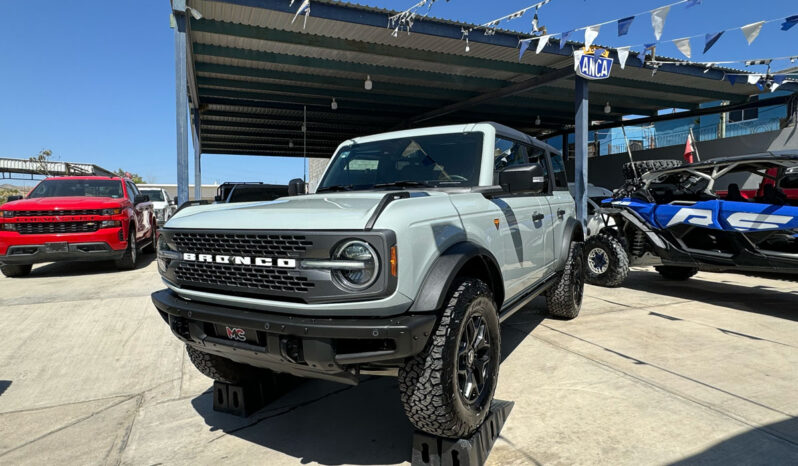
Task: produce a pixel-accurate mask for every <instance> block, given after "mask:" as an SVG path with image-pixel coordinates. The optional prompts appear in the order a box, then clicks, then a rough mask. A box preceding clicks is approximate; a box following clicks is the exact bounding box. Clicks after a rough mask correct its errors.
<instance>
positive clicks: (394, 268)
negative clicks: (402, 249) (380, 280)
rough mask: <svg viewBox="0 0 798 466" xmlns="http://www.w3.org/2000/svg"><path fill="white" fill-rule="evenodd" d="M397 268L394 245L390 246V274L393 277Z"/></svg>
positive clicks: (397, 262)
mask: <svg viewBox="0 0 798 466" xmlns="http://www.w3.org/2000/svg"><path fill="white" fill-rule="evenodd" d="M398 269H399V261H398V260H397V259H396V246H391V276H393V277H395V276H396V275H397V273H398Z"/></svg>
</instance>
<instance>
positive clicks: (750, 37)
mask: <svg viewBox="0 0 798 466" xmlns="http://www.w3.org/2000/svg"><path fill="white" fill-rule="evenodd" d="M680 4H685V8H690V7H693V6H695V5H700V4H701V0H682V1H679V2H676V3H671V4H669V5H665V6H661V7H658V8H654V9H652V10H649V11H645V12H642V13H637V14H635V15H631V16H627V17H624V18H619V19H614V20H611V21H605V22H603V23H598V24H594V25H590V26H585V27H581V28H577V29H572V30H570V31H566V32H562V33H559V34H543V35H540V36H538V37H531V38H528V39H522V40H520V41H519V49H520V51H519V56H518V59H519V61H520V60H521V59H522V58H523V56H524V53H525V52H526V50H527V49H528V48H529V46H530V44H531V42H532V41H533V40H536V41H537V47H536V48H535V52H536V53H540V52H541V51H542V50H543V49H544V48H545V47H546V45H547V44H548V43H549V41H550V39H551V38H553V37H560V44H559V45H560V49H562V48H563V47H565V45H566V43H567V41H568V39H569V37H570V36H571V35H572V34H574V33H575V32H578V31H582V30H584V31H585V40H584V46H585V48H590V47H591V46H592V45H593V43H594V42H595V40H596V38H597V37H598V35H599V32H600V30H601V27H602V26H605V25H607V24H611V23H617V29H618V36H619V37H621V36H624V35H626V34H627V33H628V32H629V30H630V28H631V25H632V22H633V21H634V20H635V19H636V18H638V17H640V16H644V15H646V14H650V15H651V25H652V28H653V30H654V37H655V38H656V41H654V42H650V43H643V44H637V45H627V46H624V47H618V48H616V49H615V50H616V52H617V54H618V64H619V65H620V67H621V69H623V68H624V67H625V66H626V60H627V59H628V57H629V53H630V52H631V50H632V49H635V48H639V47H643V52H644V53H646V52H648V51H649V50H652V51H653V50H654V49H655V48H656V47H657V46H658V45H659V44H661V43H663V42H671V43H673V44H674V45H675V46H676V48H677V49H678V50H679V51H680V52H681V53H682V54H683V55H685V56H686V57H687V58H692V46H691V40H693V39H696V38H699V37H703V38H704V48H703V52H702V53H707V52H708V51H709V50H710V49H711V48H712V47H713V46H714V45H715V43H717V42H718V40H720V38H721V36H723V34H724V33H726V32H729V31H733V30H737V29H739V30H740V31H741V32H742V34H743V36H744V37H745V39H746V41H747V42H748V44H749V45H750V44H752V43H753V42H754V40H756V38H757V37H758V36H759V33H760V32H761V31H762V27H763V26H764V25H766V24H769V23H774V22H781V30H782V31H788V30H790V29H791V28H792V27H793V26H795V25H796V24H798V15H793V16H789V17H787V18H776V19H771V20H766V21H757V22H755V23H750V24H746V25H744V26H739V27H734V28H729V29H725V30H722V31H716V32H710V33H706V34H697V35H694V36H688V37H682V38H679V39H673V40H670V41H663V42H661V41H660V39H661V37H662V31H663V29H664V27H665V20H666V19H667V16H668V13H669V12H670V10H671V7H673V6H676V5H680ZM653 55H654V54H653V53H652V57H653ZM713 64H718V62H713Z"/></svg>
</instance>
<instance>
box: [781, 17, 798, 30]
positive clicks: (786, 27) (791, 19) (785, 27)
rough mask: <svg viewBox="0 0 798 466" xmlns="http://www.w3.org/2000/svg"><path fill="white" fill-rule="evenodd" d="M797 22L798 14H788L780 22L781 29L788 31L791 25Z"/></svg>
mask: <svg viewBox="0 0 798 466" xmlns="http://www.w3.org/2000/svg"><path fill="white" fill-rule="evenodd" d="M796 24H798V15H794V16H790V17H788V18H785V19H784V22H783V23H781V30H782V31H789V30H790V28H791V27H793V26H795V25H796Z"/></svg>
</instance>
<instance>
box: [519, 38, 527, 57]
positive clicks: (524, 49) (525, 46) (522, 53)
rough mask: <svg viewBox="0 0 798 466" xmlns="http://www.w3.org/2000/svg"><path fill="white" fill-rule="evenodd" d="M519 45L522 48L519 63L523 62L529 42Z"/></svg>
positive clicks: (523, 41)
mask: <svg viewBox="0 0 798 466" xmlns="http://www.w3.org/2000/svg"><path fill="white" fill-rule="evenodd" d="M519 45H520V46H521V53H519V54H518V61H521V59H522V58H524V52H526V49H528V48H529V40H528V39H527V40H522V41H521V43H520V44H519Z"/></svg>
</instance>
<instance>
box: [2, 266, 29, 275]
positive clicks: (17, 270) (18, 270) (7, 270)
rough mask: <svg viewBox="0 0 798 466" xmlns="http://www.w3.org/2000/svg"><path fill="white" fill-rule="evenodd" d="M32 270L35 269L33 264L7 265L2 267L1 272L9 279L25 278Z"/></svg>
mask: <svg viewBox="0 0 798 466" xmlns="http://www.w3.org/2000/svg"><path fill="white" fill-rule="evenodd" d="M31 269H33V265H31V264H25V265H19V264H6V265H2V266H0V272H3V275H5V276H6V277H9V278H14V277H25V276H27V275H28V274H30V271H31Z"/></svg>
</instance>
